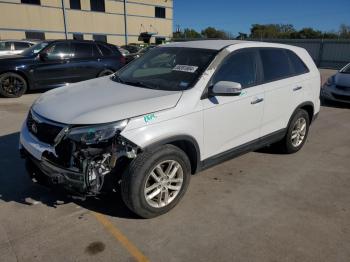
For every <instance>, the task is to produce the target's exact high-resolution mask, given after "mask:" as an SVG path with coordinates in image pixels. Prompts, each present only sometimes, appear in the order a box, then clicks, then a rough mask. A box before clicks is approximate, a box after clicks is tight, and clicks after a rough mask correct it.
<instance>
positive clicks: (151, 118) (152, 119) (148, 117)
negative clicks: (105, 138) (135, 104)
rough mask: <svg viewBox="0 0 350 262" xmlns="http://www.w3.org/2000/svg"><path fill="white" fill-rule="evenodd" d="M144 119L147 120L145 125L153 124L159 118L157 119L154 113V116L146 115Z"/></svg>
mask: <svg viewBox="0 0 350 262" xmlns="http://www.w3.org/2000/svg"><path fill="white" fill-rule="evenodd" d="M143 119H144V120H145V123H149V122H152V121H154V120H156V119H157V117H156V115H155V114H154V113H152V114H148V115H145V116H144V117H143Z"/></svg>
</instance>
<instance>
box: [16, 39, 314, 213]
mask: <svg viewBox="0 0 350 262" xmlns="http://www.w3.org/2000/svg"><path fill="white" fill-rule="evenodd" d="M319 96H320V74H319V71H318V69H317V68H316V66H315V64H314V62H313V61H312V59H311V57H310V56H309V54H308V53H307V52H306V51H305V50H304V49H302V48H298V47H294V46H288V45H281V44H270V43H256V42H242V41H216V40H212V41H196V42H184V43H173V44H168V45H165V46H161V47H158V48H154V49H153V50H151V51H149V52H147V53H146V54H145V55H144V56H142V57H141V58H139V59H137V60H135V61H133V62H132V63H130V64H128V65H127V66H125V67H124V68H122V69H121V70H120V71H119V72H118V73H116V74H115V75H113V76H112V77H111V76H107V77H104V78H99V79H94V80H89V81H85V82H81V83H77V84H72V85H69V86H66V87H62V88H58V89H55V90H52V91H49V92H47V93H45V94H43V95H42V96H41V97H40V98H39V99H37V100H36V101H35V102H34V104H33V106H32V108H31V110H30V112H29V114H28V117H27V119H26V121H25V123H24V124H23V127H22V130H21V136H20V149H21V153H22V155H23V156H24V157H25V158H26V159H27V161H26V163H27V165H26V166H27V169H28V171H29V172H30V174H31V175H32V176H35V177H36V179H37V180H38V181H43V180H44V178H45V179H46V180H48V181H50V183H51V184H59V185H62V186H63V187H64V188H66V189H68V190H69V191H71V192H73V193H74V194H80V195H81V196H87V195H88V196H89V195H96V194H99V193H101V192H102V191H104V189H109V190H110V189H117V190H118V189H119V187H120V191H121V195H122V198H123V200H124V202H125V203H126V205H127V206H128V207H129V208H130V209H131V210H132V211H134V212H135V213H136V214H138V215H140V216H142V217H145V218H149V217H154V216H157V215H160V214H163V213H165V212H167V211H169V210H170V209H171V208H173V207H174V206H175V205H176V204H177V203H178V202H179V200H180V199H181V198H182V196H183V195H184V194H185V191H186V189H187V186H188V184H189V181H190V177H191V174H194V173H196V172H198V171H200V170H203V169H205V168H207V167H209V166H212V165H214V164H218V163H220V162H222V161H225V160H228V159H230V158H232V157H234V156H237V155H239V154H242V153H246V152H249V151H252V150H256V149H258V148H261V147H264V146H267V145H271V144H275V143H278V145H279V148H280V149H283V150H284V152H286V153H294V152H296V151H298V150H299V149H300V148H301V147H302V146H303V145H304V143H305V141H306V137H307V135H308V130H309V125H310V123H311V122H312V121H313V120H314V119H315V117H316V116H317V114H318V112H319V109H320V101H319Z"/></svg>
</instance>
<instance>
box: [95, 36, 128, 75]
mask: <svg viewBox="0 0 350 262" xmlns="http://www.w3.org/2000/svg"><path fill="white" fill-rule="evenodd" d="M97 45H98V47H99V49H100V51H101V53H102V57H101V63H102V64H103V65H104V67H105V68H109V69H111V70H113V71H117V70H118V69H119V68H121V67H122V66H124V64H125V58H124V57H123V55H122V54H121V53H120V51H119V50H118V48H117V47H116V46H112V45H109V44H105V43H98V44H97Z"/></svg>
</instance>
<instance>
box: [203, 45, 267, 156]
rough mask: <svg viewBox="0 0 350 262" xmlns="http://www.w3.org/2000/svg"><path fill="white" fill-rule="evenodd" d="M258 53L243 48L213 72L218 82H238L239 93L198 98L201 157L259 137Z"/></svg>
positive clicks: (260, 89) (260, 96) (259, 90)
mask: <svg viewBox="0 0 350 262" xmlns="http://www.w3.org/2000/svg"><path fill="white" fill-rule="evenodd" d="M258 61H259V60H258V53H257V51H256V50H255V49H243V50H239V51H236V52H234V53H232V54H231V55H229V56H228V57H227V58H226V59H225V60H224V61H223V63H222V65H221V66H220V67H219V69H218V70H217V72H216V73H215V74H214V76H213V78H212V80H211V84H210V85H215V83H217V82H219V81H231V82H237V83H240V84H241V85H242V88H243V90H242V93H241V95H239V96H215V97H209V98H207V99H204V100H202V102H203V118H204V147H205V152H204V159H205V158H208V157H211V156H215V155H218V154H220V153H223V152H225V151H228V150H230V149H233V148H235V147H238V146H240V145H243V144H246V143H248V142H250V141H253V140H255V139H258V138H259V137H260V126H261V121H262V117H263V111H264V100H263V99H264V90H263V89H262V87H261V86H260V85H258V78H259V77H258Z"/></svg>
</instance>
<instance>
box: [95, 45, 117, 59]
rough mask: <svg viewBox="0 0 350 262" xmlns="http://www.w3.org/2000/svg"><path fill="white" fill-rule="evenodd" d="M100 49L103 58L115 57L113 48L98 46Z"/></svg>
mask: <svg viewBox="0 0 350 262" xmlns="http://www.w3.org/2000/svg"><path fill="white" fill-rule="evenodd" d="M97 45H98V48H99V49H100V51H101V53H102V56H111V55H113V51H112V49H111V48H109V47H108V46H107V45H104V44H97Z"/></svg>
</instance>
